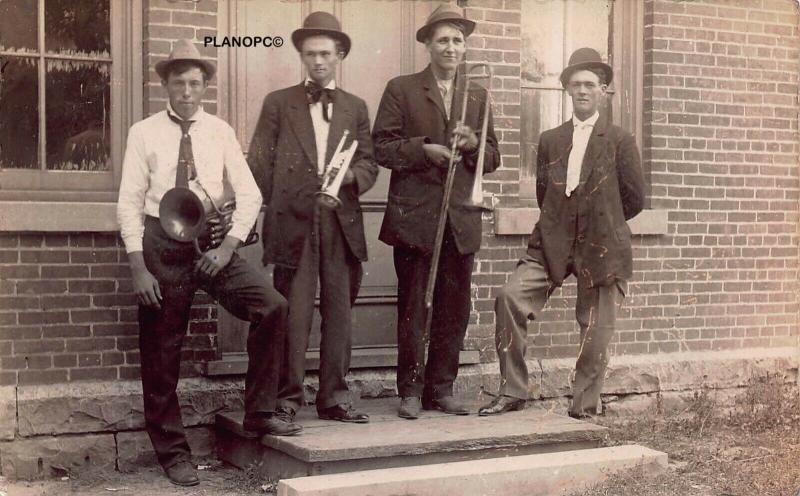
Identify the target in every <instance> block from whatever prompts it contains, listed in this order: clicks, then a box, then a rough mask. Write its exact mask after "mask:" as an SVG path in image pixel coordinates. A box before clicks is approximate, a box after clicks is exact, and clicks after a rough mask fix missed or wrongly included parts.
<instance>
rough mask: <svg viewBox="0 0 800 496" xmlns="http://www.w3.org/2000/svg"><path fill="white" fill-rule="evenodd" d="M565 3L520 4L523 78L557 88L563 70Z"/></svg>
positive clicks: (549, 0) (539, 0)
mask: <svg viewBox="0 0 800 496" xmlns="http://www.w3.org/2000/svg"><path fill="white" fill-rule="evenodd" d="M565 18H566V4H565V2H564V0H536V1H532V2H522V79H523V81H530V82H533V83H536V84H537V85H538V86H551V87H560V86H561V84H560V83H559V82H558V75H559V74H561V70H562V69H563V68H564V67H563V64H564V22H565Z"/></svg>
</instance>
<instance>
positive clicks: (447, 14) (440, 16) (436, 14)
mask: <svg viewBox="0 0 800 496" xmlns="http://www.w3.org/2000/svg"><path fill="white" fill-rule="evenodd" d="M446 19H464V16H463V15H462V14H461V9H459V8H458V7H456V6H454V5H451V4H449V3H443V4H441V5H439V6H438V7H436V9H435V10H434V11H433V12H431V14H430V15H429V16H428V20H427V21H425V24H433V23H434V22H437V21H441V20H446Z"/></svg>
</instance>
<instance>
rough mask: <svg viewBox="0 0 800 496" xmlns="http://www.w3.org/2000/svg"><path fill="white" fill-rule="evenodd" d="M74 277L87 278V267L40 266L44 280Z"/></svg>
mask: <svg viewBox="0 0 800 496" xmlns="http://www.w3.org/2000/svg"><path fill="white" fill-rule="evenodd" d="M74 277H89V267H87V266H86V265H42V278H44V279H66V278H74Z"/></svg>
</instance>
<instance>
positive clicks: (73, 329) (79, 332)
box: [42, 325, 91, 338]
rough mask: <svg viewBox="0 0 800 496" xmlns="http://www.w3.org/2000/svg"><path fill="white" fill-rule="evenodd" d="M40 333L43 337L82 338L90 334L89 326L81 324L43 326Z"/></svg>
mask: <svg viewBox="0 0 800 496" xmlns="http://www.w3.org/2000/svg"><path fill="white" fill-rule="evenodd" d="M42 335H43V336H44V337H45V338H82V337H88V336H90V335H91V331H90V329H89V326H81V325H55V326H43V327H42Z"/></svg>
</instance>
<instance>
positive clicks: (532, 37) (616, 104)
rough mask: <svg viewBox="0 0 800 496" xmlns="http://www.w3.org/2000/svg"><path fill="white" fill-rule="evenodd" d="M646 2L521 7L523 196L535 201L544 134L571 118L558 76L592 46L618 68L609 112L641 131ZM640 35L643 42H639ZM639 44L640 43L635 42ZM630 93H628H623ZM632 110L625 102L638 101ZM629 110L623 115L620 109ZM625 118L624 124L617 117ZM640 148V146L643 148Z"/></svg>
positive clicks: (542, 2) (555, 1)
mask: <svg viewBox="0 0 800 496" xmlns="http://www.w3.org/2000/svg"><path fill="white" fill-rule="evenodd" d="M641 4H642V1H641V0H624V1H617V2H612V1H610V0H531V1H528V2H523V3H522V80H521V100H522V128H521V141H522V143H521V149H522V150H521V162H522V163H521V170H520V196H521V197H522V198H535V197H536V177H535V175H536V147H537V146H538V143H539V135H540V134H541V133H542V132H543V131H546V130H548V129H552V128H554V127H556V126H558V125H560V124H561V123H563V122H564V121H565V120H567V119H569V118H570V116H571V115H572V103H571V101H570V98H569V95H567V93H566V92H565V91H563V88H562V87H561V82H560V81H559V76H560V75H561V71H562V70H563V68H564V67H566V66H567V64H568V62H569V57H570V55H571V54H572V52H573V51H575V50H576V49H578V48H581V47H591V48H594V49H595V50H597V51H598V52H600V56H601V57H602V58H603V59H604V60H606V61H609V64H610V65H611V66H612V67H613V68H614V73H615V76H614V82H613V83H612V85H611V86H610V87H609V94H610V98H609V99H608V101H607V107H606V112H608V113H610V114H611V115H612V116H614V121H615V123H617V124H619V125H622V126H623V127H625V128H626V129H628V130H629V131H631V132H633V133H634V134H635V135H636V136H637V139H640V136H641V132H640V131H639V130H638V129H637V128H636V126H641V119H640V118H639V116H640V115H641V91H640V90H639V89H638V88H641V77H640V76H639V77H636V74H640V73H641V53H642V50H641V41H640V40H641V39H642V38H641V33H640V32H639V31H637V28H639V29H640V28H641V25H642V21H637V19H638V16H641V13H642V7H641ZM614 18H616V21H614V22H612V21H613V20H614ZM637 36H638V38H637ZM637 39H638V40H639V41H638V42H637V41H636V40H637ZM615 89H617V90H621V89H622V90H624V91H625V92H626V93H625V94H624V98H623V94H622V92H621V91H615ZM637 96H638V97H639V99H638V102H639V105H638V108H630V107H629V105H623V102H625V103H628V104H629V103H630V102H634V104H635V102H636V101H637V100H636V97H637ZM621 109H624V112H621V111H620V110H621ZM616 116H620V117H622V119H618V118H616ZM639 145H640V147H641V143H639Z"/></svg>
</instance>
